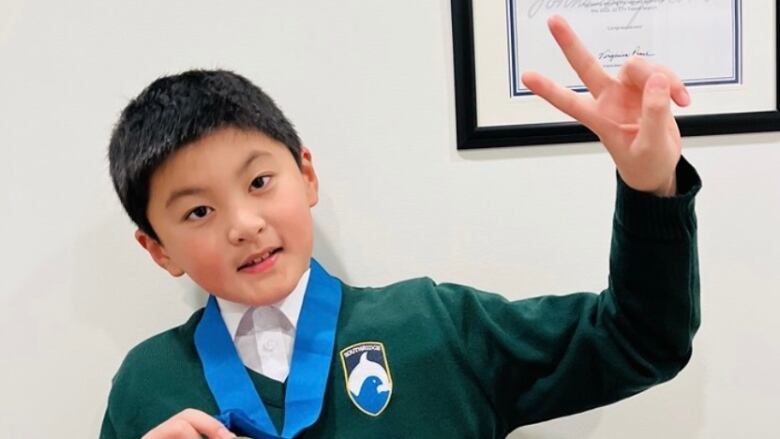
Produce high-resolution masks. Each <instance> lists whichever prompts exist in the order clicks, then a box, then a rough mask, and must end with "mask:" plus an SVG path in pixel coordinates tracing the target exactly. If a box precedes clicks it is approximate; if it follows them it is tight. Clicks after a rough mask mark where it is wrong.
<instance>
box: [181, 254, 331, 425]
mask: <svg viewBox="0 0 780 439" xmlns="http://www.w3.org/2000/svg"><path fill="white" fill-rule="evenodd" d="M340 307H341V283H340V282H339V281H338V279H336V278H334V277H332V276H330V275H329V274H328V273H327V272H326V271H325V270H324V269H323V268H322V267H321V266H320V264H319V263H317V261H315V260H314V259H312V260H311V273H310V274H309V284H308V285H307V287H306V293H305V296H304V299H303V305H302V308H301V314H300V317H299V318H298V327H297V330H296V335H295V344H294V346H293V355H292V364H291V365H290V374H289V376H288V378H287V389H286V391H285V396H284V426H283V428H282V433H281V435H279V433H278V431H277V430H276V428H275V427H274V425H273V423H272V422H271V418H270V417H269V416H268V411H267V410H266V408H265V405H264V404H263V401H262V400H261V399H260V396H259V395H258V394H257V390H256V389H255V386H254V384H253V382H252V379H251V378H250V377H249V373H248V372H247V370H246V368H245V367H244V364H243V363H242V362H241V358H240V357H239V356H238V352H236V347H235V345H234V344H233V340H232V338H231V337H230V334H229V333H228V330H227V327H226V326H225V321H224V320H223V319H222V314H221V313H220V312H219V305H218V304H217V300H216V299H215V298H214V296H210V297H209V300H208V304H207V305H206V310H205V311H204V313H203V316H202V317H201V319H200V322H198V326H197V328H195V348H196V349H197V351H198V355H199V356H200V361H201V363H202V364H203V372H204V374H205V376H206V382H207V383H208V386H209V389H210V390H211V393H212V395H214V399H215V400H216V402H217V406H218V407H219V410H220V414H219V415H218V416H217V419H218V420H219V421H220V422H222V423H223V424H225V426H226V427H227V428H228V429H229V430H231V431H233V432H234V433H239V434H244V435H249V436H251V437H253V438H255V439H279V438H283V439H290V438H293V437H295V436H296V435H297V434H299V433H300V432H301V431H303V430H304V429H305V428H307V427H309V426H310V425H312V424H313V423H314V422H315V421H317V418H319V416H320V412H321V411H322V403H323V398H324V396H325V387H326V385H327V382H328V373H329V371H330V363H331V361H332V359H333V346H334V343H335V340H336V324H337V321H338V316H339V309H340Z"/></svg>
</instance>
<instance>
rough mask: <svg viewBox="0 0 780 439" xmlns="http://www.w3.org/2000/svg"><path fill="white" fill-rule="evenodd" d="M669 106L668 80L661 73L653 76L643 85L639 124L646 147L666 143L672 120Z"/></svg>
mask: <svg viewBox="0 0 780 439" xmlns="http://www.w3.org/2000/svg"><path fill="white" fill-rule="evenodd" d="M670 104H671V97H670V83H669V78H667V77H666V75H664V74H663V73H655V74H653V75H652V76H650V78H648V79H647V82H646V83H645V89H644V95H643V97H642V118H641V121H640V123H639V130H640V132H641V134H640V135H641V137H642V138H643V140H645V141H646V145H647V146H651V147H652V146H658V145H659V144H662V143H663V142H665V141H666V140H665V139H666V136H667V134H668V132H669V131H668V130H669V121H670V120H673V116H672V110H671V108H670Z"/></svg>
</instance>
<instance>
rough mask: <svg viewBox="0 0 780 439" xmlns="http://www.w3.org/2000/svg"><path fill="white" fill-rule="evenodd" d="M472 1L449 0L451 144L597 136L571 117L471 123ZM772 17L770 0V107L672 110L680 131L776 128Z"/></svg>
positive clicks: (778, 44) (779, 111) (779, 117)
mask: <svg viewBox="0 0 780 439" xmlns="http://www.w3.org/2000/svg"><path fill="white" fill-rule="evenodd" d="M473 1H474V0H451V11H452V12H451V15H452V41H453V52H454V53H453V55H454V57H453V60H454V79H455V110H456V123H457V148H458V149H459V150H461V149H477V148H494V147H510V146H529V145H545V144H554V143H574V142H590V141H595V140H597V138H596V136H595V135H594V134H593V133H592V132H591V131H590V130H588V129H587V128H585V127H584V126H582V125H581V124H579V123H575V122H560V123H559V122H556V123H534V124H525V125H524V124H517V125H504V126H483V127H480V126H478V125H477V91H476V73H475V72H476V68H475V55H474V26H473ZM480 1H486V0H480ZM778 23H780V8H778V7H777V2H775V25H774V31H775V35H774V40H775V61H774V65H775V77H774V79H775V108H774V110H772V111H755V112H743V113H728V114H707V115H691V116H678V117H677V122H678V125H679V126H680V132H681V134H682V135H683V136H703V135H717V134H739V133H755V132H769V131H780V68H778V60H780V38H779V37H778V35H779V34H778Z"/></svg>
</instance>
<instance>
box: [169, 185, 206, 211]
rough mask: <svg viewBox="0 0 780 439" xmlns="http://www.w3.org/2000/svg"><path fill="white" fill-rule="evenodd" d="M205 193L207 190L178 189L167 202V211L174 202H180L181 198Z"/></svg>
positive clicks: (197, 188) (193, 188)
mask: <svg viewBox="0 0 780 439" xmlns="http://www.w3.org/2000/svg"><path fill="white" fill-rule="evenodd" d="M204 192H206V190H205V189H203V188H199V187H185V188H181V189H177V190H175V191H173V193H172V194H171V195H170V196H169V197H168V201H166V202H165V208H166V209H167V208H168V207H170V205H171V204H173V202H174V201H176V200H178V199H179V198H181V197H186V196H188V195H198V194H202V193H204Z"/></svg>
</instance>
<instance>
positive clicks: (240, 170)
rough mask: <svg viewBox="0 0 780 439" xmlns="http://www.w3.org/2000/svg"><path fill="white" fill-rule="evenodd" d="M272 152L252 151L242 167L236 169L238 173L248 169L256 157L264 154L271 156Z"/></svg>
mask: <svg viewBox="0 0 780 439" xmlns="http://www.w3.org/2000/svg"><path fill="white" fill-rule="evenodd" d="M270 155H271V153H270V152H268V151H252V152H251V153H250V154H249V156H248V157H247V158H246V160H244V164H243V165H241V167H239V168H238V170H236V175H241V174H242V173H243V172H244V171H246V169H247V168H248V167H249V165H251V164H252V162H254V161H255V160H256V159H258V158H260V157H263V156H270Z"/></svg>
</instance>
